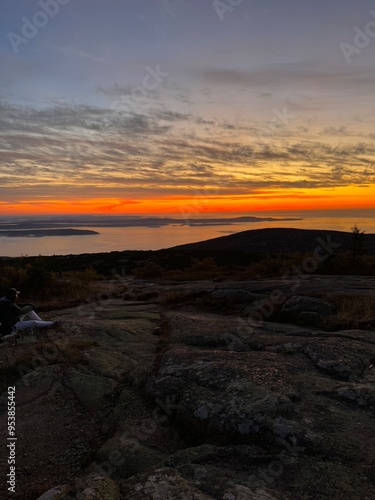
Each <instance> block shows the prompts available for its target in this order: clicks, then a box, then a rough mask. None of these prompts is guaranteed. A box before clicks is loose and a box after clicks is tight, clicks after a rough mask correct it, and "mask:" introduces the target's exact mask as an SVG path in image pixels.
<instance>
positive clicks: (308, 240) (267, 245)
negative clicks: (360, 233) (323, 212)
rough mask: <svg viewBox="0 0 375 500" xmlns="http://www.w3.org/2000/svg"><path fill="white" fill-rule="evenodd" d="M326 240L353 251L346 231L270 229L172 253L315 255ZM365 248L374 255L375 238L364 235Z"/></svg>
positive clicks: (174, 248)
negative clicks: (302, 253)
mask: <svg viewBox="0 0 375 500" xmlns="http://www.w3.org/2000/svg"><path fill="white" fill-rule="evenodd" d="M327 238H329V240H328V241H330V242H332V243H333V244H334V249H335V250H339V251H340V252H342V251H345V250H351V249H352V247H353V234H352V233H346V232H344V231H324V230H312V229H289V228H269V229H252V230H249V231H242V232H240V233H235V234H231V235H229V236H220V237H219V238H213V239H210V240H206V241H199V242H197V243H189V244H187V245H179V246H177V247H173V248H171V249H170V250H184V251H185V250H186V251H218V252H221V251H237V252H241V253H261V254H269V255H277V254H288V253H294V252H312V251H314V250H315V248H317V247H318V246H319V245H320V240H323V241H325V242H327ZM319 239H320V240H319ZM363 244H364V249H365V251H366V253H369V254H375V234H364V239H363ZM337 245H339V246H337Z"/></svg>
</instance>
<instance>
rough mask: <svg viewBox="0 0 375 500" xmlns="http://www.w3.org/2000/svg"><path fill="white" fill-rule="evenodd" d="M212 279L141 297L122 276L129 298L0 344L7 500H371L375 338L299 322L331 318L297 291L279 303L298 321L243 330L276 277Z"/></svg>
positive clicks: (142, 289)
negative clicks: (8, 443)
mask: <svg viewBox="0 0 375 500" xmlns="http://www.w3.org/2000/svg"><path fill="white" fill-rule="evenodd" d="M323 281H324V280H323ZM365 281H366V279H365V278H364V279H363V290H367V288H368V287H367V286H366V283H365ZM211 285H212V286H211V288H210V286H209V284H207V283H202V284H200V283H189V284H180V285H175V284H173V283H164V284H163V283H158V284H157V290H158V291H157V293H153V294H152V295H147V291H148V288H149V286H148V284H147V283H144V282H137V283H134V284H132V282H131V281H129V283H128V291H129V294H130V295H131V296H134V297H141V300H134V301H132V300H122V299H114V300H108V301H107V302H105V303H103V301H102V302H101V303H100V307H98V306H96V305H95V304H93V305H92V304H91V305H89V304H88V305H87V306H85V308H81V309H79V310H78V309H71V310H65V311H60V312H59V316H60V319H62V320H64V329H63V330H60V331H56V332H54V331H50V332H43V333H39V334H38V335H30V336H24V337H23V338H21V339H19V340H18V341H17V343H16V344H15V345H12V344H11V343H5V342H4V343H3V344H1V345H0V360H1V368H0V369H1V372H0V373H1V379H0V383H1V391H4V392H3V395H2V399H1V402H0V405H1V406H0V433H1V435H3V436H6V434H7V418H6V408H7V406H6V397H7V391H6V389H7V387H8V386H15V389H16V390H15V394H16V435H17V489H16V493H15V494H13V498H14V499H16V500H18V499H22V500H36V499H38V498H39V500H47V499H53V500H58V499H59V500H61V499H65V500H68V499H80V500H89V499H97V500H104V499H106V500H118V499H122V498H124V499H125V498H126V499H130V500H132V499H133V500H138V499H143V498H149V499H154V500H159V499H160V500H165V499H167V500H168V499H169V500H172V499H173V500H175V499H179V498H181V499H192V500H207V499H220V500H245V499H246V500H247V499H259V500H276V499H277V500H280V499H281V500H283V499H284V500H292V499H293V500H294V499H301V500H302V499H311V500H313V499H316V498H320V499H336V498H337V499H342V498H345V499H346V498H347V499H354V500H357V499H358V500H362V499H367V498H368V499H370V498H375V480H374V474H373V471H374V465H375V451H374V450H375V437H374V432H373V429H374V417H375V393H374V382H375V371H374V368H373V366H372V365H373V362H374V359H375V332H373V331H365V330H358V329H356V330H355V329H351V330H339V331H335V332H327V331H322V330H319V329H317V328H315V327H314V328H307V327H306V326H303V325H301V324H299V321H300V319H301V317H300V315H301V314H303V313H309V314H314V313H317V314H319V315H321V314H331V313H332V311H333V310H334V309H333V306H332V305H331V304H330V303H329V301H325V300H324V301H322V300H320V299H319V300H318V299H316V298H311V300H309V298H307V297H305V296H295V297H292V298H290V299H289V300H288V301H287V302H285V304H284V305H283V307H284V308H285V309H284V312H288V314H290V316H288V318H289V321H297V322H298V324H297V325H296V324H289V323H275V322H270V321H263V322H262V323H261V324H259V325H254V324H251V325H250V324H249V325H248V328H244V325H245V326H246V321H247V318H246V315H243V314H241V312H238V311H239V310H238V307H239V306H240V307H242V308H243V309H242V310H245V308H246V307H248V305H249V301H250V302H251V301H252V300H254V299H255V300H257V301H259V300H260V298H261V297H267V294H269V293H271V292H272V290H274V289H276V288H279V286H281V282H278V283H277V282H276V281H272V280H270V281H263V282H252V283H241V284H238V285H235V284H232V285H231V284H228V283H227V284H220V285H218V284H215V285H214V284H211ZM282 285H283V286H284V287H285V286H288V283H285V281H283V282H282ZM177 286H178V293H176V292H175V291H176V287H177ZM214 286H215V287H217V289H216V291H213V288H214ZM221 286H222V288H221ZM289 286H291V285H290V284H289ZM308 286H310V287H311V288H313V289H314V292H316V290H317V289H318V288H319V286H321V287H324V286H327V284H326V283H324V282H323V284H320V285H319V283H318V282H317V281H316V280H313V279H312V280H311V282H310V283H309V282H308V280H306V283H305V288H306V287H308ZM348 286H349V285H348ZM356 286H357V287H358V288H359V284H358V283H357V285H356ZM236 287H237V288H238V293H237V292H236V293H232V292H228V290H230V289H231V288H232V289H233V290H235V289H236ZM340 287H341V289H342V288H343V287H345V283H343V282H342V281H340ZM303 291H304V292H305V290H303ZM217 292H220V293H217ZM245 292H246V293H245ZM184 293H185V296H186V297H187V299H186V301H185V302H184V299H183V297H184ZM173 295H175V296H176V297H178V301H175V302H173V300H170V297H172V296H173ZM163 297H164V298H165V297H168V301H163ZM202 297H203V298H204V297H208V298H209V300H208V301H207V303H205V302H204V301H203V302H202ZM213 299H214V300H217V301H223V300H224V301H226V299H228V301H227V306H226V308H225V311H224V312H225V314H221V313H220V311H218V310H217V304H220V302H217V303H215V304H213V303H212V302H210V301H212V300H213ZM229 303H232V304H233V314H231V313H230V310H229V309H228V304H229ZM207 304H208V306H213V305H214V306H215V307H213V310H214V312H208V311H207V307H208V306H207ZM288 304H289V305H288ZM51 314H53V313H51ZM56 314H57V313H55V316H56ZM0 469H1V473H2V475H3V476H4V477H6V473H7V469H8V464H7V462H6V457H3V456H1V458H0Z"/></svg>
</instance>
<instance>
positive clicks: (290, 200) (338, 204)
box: [0, 186, 375, 217]
mask: <svg viewBox="0 0 375 500" xmlns="http://www.w3.org/2000/svg"><path fill="white" fill-rule="evenodd" d="M361 208H364V209H365V208H375V187H373V186H369V187H366V188H365V187H344V188H332V189H310V190H301V189H299V190H294V191H293V190H292V191H291V190H289V191H288V192H287V193H286V192H285V191H284V192H283V191H281V190H268V191H262V192H258V193H257V192H255V193H253V194H251V195H235V196H228V195H222V196H221V195H220V194H217V195H214V196H203V195H202V196H198V195H197V196H195V197H178V196H173V197H159V198H155V199H134V200H123V199H120V198H95V199H85V200H80V199H71V200H68V201H67V200H58V199H55V200H54V199H44V200H43V201H35V200H30V201H28V200H26V201H22V202H19V203H10V202H1V203H0V214H1V215H33V214H35V215H37V214H38V215H49V214H152V213H154V214H168V213H169V214H178V213H180V214H181V216H182V217H186V216H193V215H194V214H195V215H197V216H198V215H199V214H200V213H205V212H209V213H214V212H217V213H221V214H222V213H225V212H249V213H252V212H257V211H263V212H264V211H272V212H277V211H281V210H291V211H292V210H296V211H298V210H315V209H317V210H333V209H361Z"/></svg>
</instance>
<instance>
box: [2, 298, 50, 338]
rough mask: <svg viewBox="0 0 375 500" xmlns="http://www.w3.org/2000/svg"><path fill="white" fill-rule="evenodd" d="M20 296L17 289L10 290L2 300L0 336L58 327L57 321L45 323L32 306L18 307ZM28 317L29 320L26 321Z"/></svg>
mask: <svg viewBox="0 0 375 500" xmlns="http://www.w3.org/2000/svg"><path fill="white" fill-rule="evenodd" d="M19 294H20V292H19V291H18V290H16V289H15V288H9V290H8V291H7V292H6V294H5V296H4V297H2V298H1V300H0V323H1V329H0V335H10V334H11V333H15V332H17V331H22V330H27V329H28V328H46V327H52V326H57V324H58V322H57V321H43V320H42V319H41V318H40V317H39V316H38V315H37V314H36V312H35V311H34V306H33V305H32V304H30V305H24V306H23V307H20V306H19V305H17V301H18V296H19ZM26 316H28V317H29V320H27V321H24V318H25V317H26Z"/></svg>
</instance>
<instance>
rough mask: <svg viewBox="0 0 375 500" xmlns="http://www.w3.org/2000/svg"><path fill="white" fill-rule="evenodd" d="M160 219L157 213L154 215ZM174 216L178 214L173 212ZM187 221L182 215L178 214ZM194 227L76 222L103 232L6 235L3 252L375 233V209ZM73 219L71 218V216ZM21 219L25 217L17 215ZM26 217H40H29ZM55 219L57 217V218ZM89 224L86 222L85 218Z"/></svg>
mask: <svg viewBox="0 0 375 500" xmlns="http://www.w3.org/2000/svg"><path fill="white" fill-rule="evenodd" d="M245 215H246V216H250V215H251V216H256V217H267V218H269V217H273V218H275V219H276V220H273V221H257V222H237V223H233V222H232V223H228V222H226V221H225V220H223V219H224V218H225V217H239V216H245ZM208 216H211V217H213V218H215V217H216V218H218V219H219V217H220V219H219V220H218V222H217V223H215V224H214V225H207V224H206V223H204V224H202V225H200V224H199V221H198V222H197V219H199V218H203V217H204V218H207V217H208ZM154 217H155V216H154ZM171 217H173V216H171ZM175 217H176V218H179V219H181V215H175ZM194 217H195V220H194V223H193V224H192V225H187V224H186V223H185V221H183V220H181V221H178V222H177V223H176V222H174V223H171V224H169V225H160V226H157V225H156V224H157V223H155V220H154V219H153V224H150V225H149V226H143V227H133V226H132V227H102V226H95V225H92V224H95V221H92V222H91V223H90V225H74V227H75V228H79V229H89V230H94V231H97V232H98V233H99V234H95V235H79V236H76V235H74V236H43V237H36V236H34V237H33V236H28V237H22V236H20V237H7V236H0V256H2V257H4V256H7V257H19V256H35V255H69V254H81V253H99V252H111V251H122V250H159V249H161V248H168V247H172V246H176V245H182V244H185V243H193V242H196V241H202V240H207V239H210V238H217V237H219V236H225V235H228V234H232V233H237V232H240V231H246V230H249V229H261V228H269V227H290V228H300V229H321V230H322V231H329V230H337V231H346V232H350V231H351V228H352V227H353V226H354V225H355V224H356V225H357V226H358V227H359V228H360V229H362V230H364V231H366V233H375V210H367V211H356V212H354V211H352V212H330V213H327V212H324V213H320V212H318V211H317V212H283V213H282V214H281V213H268V212H267V213H258V212H257V213H255V214H248V213H247V214H229V215H228V214H226V215H222V214H220V215H218V214H204V215H202V214H197V215H195V216H194ZM290 217H293V218H297V219H299V220H281V219H282V218H290ZM70 219H71V217H70ZM14 220H15V218H6V217H2V218H0V223H2V227H3V228H4V227H6V225H7V224H8V225H11V224H12V223H13V221H14ZM17 220H19V219H17ZM22 220H29V221H30V220H34V221H35V218H34V219H31V218H27V217H24V218H23V219H22ZM49 220H51V221H53V220H56V219H54V218H53V217H52V216H51V217H49ZM82 224H84V222H82ZM59 227H72V225H71V224H69V223H67V224H66V225H64V224H63V223H62V222H61V219H59Z"/></svg>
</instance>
